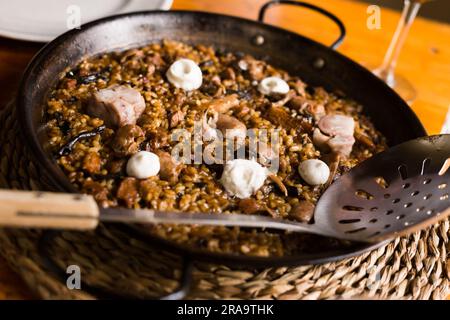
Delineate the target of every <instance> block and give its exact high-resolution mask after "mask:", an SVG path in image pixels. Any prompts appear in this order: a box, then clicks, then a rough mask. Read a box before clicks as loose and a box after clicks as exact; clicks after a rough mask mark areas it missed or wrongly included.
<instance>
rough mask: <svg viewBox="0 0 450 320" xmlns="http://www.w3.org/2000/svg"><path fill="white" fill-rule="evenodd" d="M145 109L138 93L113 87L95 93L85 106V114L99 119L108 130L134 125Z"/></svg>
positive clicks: (125, 88)
mask: <svg viewBox="0 0 450 320" xmlns="http://www.w3.org/2000/svg"><path fill="white" fill-rule="evenodd" d="M144 109H145V100H144V98H143V97H142V95H141V94H140V93H139V91H137V90H135V89H132V88H129V87H126V86H121V85H113V86H111V87H109V88H106V89H101V90H99V91H97V92H95V93H94V94H93V95H92V97H91V99H90V101H89V103H88V106H87V109H86V111H87V113H88V114H89V115H91V116H93V117H96V118H100V119H102V120H103V121H104V123H105V125H106V126H107V127H110V128H120V127H122V126H124V125H127V124H136V120H137V119H138V118H139V117H140V116H141V114H142V113H143V112H144Z"/></svg>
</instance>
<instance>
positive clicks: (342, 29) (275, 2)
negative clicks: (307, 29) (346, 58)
mask: <svg viewBox="0 0 450 320" xmlns="http://www.w3.org/2000/svg"><path fill="white" fill-rule="evenodd" d="M280 4H287V5H293V6H299V7H304V8H308V9H311V10H313V11H317V12H319V13H321V14H323V15H324V16H326V17H328V18H330V19H331V20H332V21H333V22H334V23H336V24H337V26H338V27H339V32H340V34H339V37H338V38H337V39H336V40H335V41H334V42H333V43H332V44H331V46H330V47H331V49H337V48H338V47H339V46H340V45H341V43H342V41H343V40H344V38H345V34H346V32H345V26H344V24H343V23H342V21H341V20H340V19H339V18H338V17H336V16H335V15H334V14H332V13H331V12H329V11H327V10H325V9H323V8H320V7H317V6H315V5H313V4H310V3H306V2H301V1H291V0H272V1H269V2H267V3H266V4H264V5H263V6H262V7H261V9H259V14H258V21H259V22H262V23H264V17H265V15H266V11H267V9H269V8H270V7H272V6H275V5H280Z"/></svg>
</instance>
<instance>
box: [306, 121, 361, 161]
mask: <svg viewBox="0 0 450 320" xmlns="http://www.w3.org/2000/svg"><path fill="white" fill-rule="evenodd" d="M318 127H319V128H316V129H314V132H313V142H314V145H315V146H316V147H318V148H319V149H321V150H322V151H324V152H330V151H331V152H332V153H335V154H339V155H342V156H344V157H348V156H349V155H350V153H351V152H352V149H353V144H354V143H355V138H354V137H353V135H354V131H355V120H353V118H352V117H348V116H343V115H326V116H324V117H322V118H321V119H320V120H319V123H318Z"/></svg>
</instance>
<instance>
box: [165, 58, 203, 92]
mask: <svg viewBox="0 0 450 320" xmlns="http://www.w3.org/2000/svg"><path fill="white" fill-rule="evenodd" d="M166 76H167V79H168V80H169V82H170V83H172V84H173V85H174V86H175V87H177V88H181V89H183V90H185V91H192V90H196V89H198V88H200V86H201V85H202V81H203V75H202V70H200V67H199V66H198V65H197V64H196V63H195V62H194V61H192V60H190V59H179V60H177V61H175V62H174V63H172V65H171V66H170V67H169V69H168V70H167V73H166Z"/></svg>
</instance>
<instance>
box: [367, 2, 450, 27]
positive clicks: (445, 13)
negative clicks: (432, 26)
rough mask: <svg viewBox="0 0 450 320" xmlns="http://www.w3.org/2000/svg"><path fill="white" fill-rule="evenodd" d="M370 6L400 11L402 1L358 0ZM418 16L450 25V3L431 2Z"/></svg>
mask: <svg viewBox="0 0 450 320" xmlns="http://www.w3.org/2000/svg"><path fill="white" fill-rule="evenodd" d="M359 1H363V2H367V3H370V4H376V5H379V6H384V7H387V8H392V9H396V10H401V8H402V6H403V1H401V0H359ZM420 15H421V16H422V17H427V18H430V19H435V20H440V21H443V22H447V23H450V1H449V0H440V1H431V2H430V3H427V5H426V6H423V8H421V9H420Z"/></svg>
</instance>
